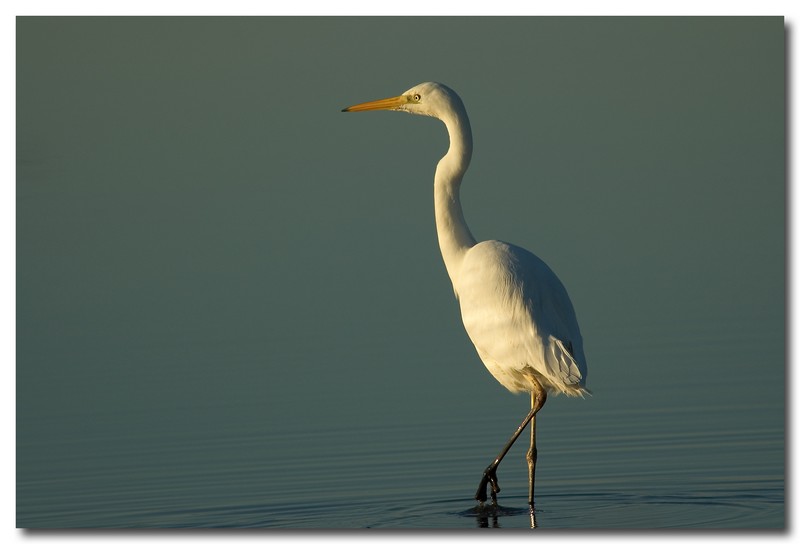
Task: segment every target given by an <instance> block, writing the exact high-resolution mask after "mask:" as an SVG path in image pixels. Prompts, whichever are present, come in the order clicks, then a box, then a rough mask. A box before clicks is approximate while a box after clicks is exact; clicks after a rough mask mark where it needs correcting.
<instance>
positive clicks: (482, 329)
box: [342, 83, 587, 520]
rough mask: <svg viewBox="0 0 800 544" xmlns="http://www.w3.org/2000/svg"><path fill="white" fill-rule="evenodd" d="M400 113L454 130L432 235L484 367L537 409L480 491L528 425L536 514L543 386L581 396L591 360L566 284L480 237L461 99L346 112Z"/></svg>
mask: <svg viewBox="0 0 800 544" xmlns="http://www.w3.org/2000/svg"><path fill="white" fill-rule="evenodd" d="M368 110H394V111H405V112H408V113H413V114H417V115H427V116H431V117H435V118H437V119H439V120H441V121H442V122H443V123H444V124H445V126H446V127H447V132H448V134H449V136H450V147H449V149H448V150H447V154H445V156H444V157H442V159H441V160H440V161H439V164H438V165H437V167H436V174H435V176H434V184H433V187H434V205H435V206H434V209H435V214H436V233H437V236H438V238H439V248H440V249H441V252H442V258H443V259H444V264H445V267H446V268H447V273H448V275H449V276H450V280H451V281H452V283H453V289H454V290H455V293H456V297H457V298H458V301H459V304H460V306H461V318H462V320H463V322H464V327H465V328H466V330H467V334H468V335H469V337H470V340H472V343H473V344H474V345H475V349H476V350H477V352H478V355H479V356H480V358H481V360H482V361H483V363H484V365H486V368H487V369H488V370H489V372H490V373H491V374H492V376H494V377H495V378H496V379H497V381H499V382H500V383H501V384H502V385H503V386H504V387H506V388H508V389H509V390H511V391H513V392H519V391H530V392H531V411H530V413H529V414H528V415H527V416H526V418H525V420H523V422H522V425H520V426H519V428H518V429H517V431H516V432H515V433H514V435H513V436H512V437H511V440H510V441H509V442H508V443H507V444H506V446H505V447H504V449H503V450H502V451H501V453H500V455H498V456H497V458H495V460H494V461H493V463H492V464H491V465H489V467H487V469H486V470H485V471H484V475H483V478H482V480H481V484H480V486H479V488H478V492H477V493H476V495H475V497H476V499H478V500H479V501H481V503H483V501H484V500H486V486H487V485H488V484H491V490H492V498H493V500H496V493H497V491H499V490H500V487H499V485H498V484H497V475H496V473H495V471H496V469H497V466H498V465H499V464H500V461H501V460H502V459H503V457H504V456H505V454H506V453H507V452H508V450H509V449H510V448H511V445H512V444H513V443H514V441H515V440H516V439H517V437H518V436H519V434H520V433H521V432H522V430H523V429H524V428H525V426H526V425H527V424H528V423H529V422H533V423H531V447H530V450H529V451H528V466H529V484H530V486H529V496H528V502H529V503H530V505H531V516H532V518H531V519H532V520H533V482H534V469H535V464H536V455H537V454H536V433H535V429H536V427H535V416H536V413H537V412H538V411H539V409H540V408H541V407H542V405H543V404H544V402H545V399H546V398H547V391H550V392H554V393H565V394H567V395H573V396H575V395H581V396H582V395H583V394H584V393H586V392H587V390H586V388H585V387H586V359H585V357H584V353H583V339H582V338H581V333H580V329H579V327H578V320H577V318H576V317H575V311H574V310H573V307H572V302H570V299H569V296H568V295H567V291H566V289H565V288H564V286H563V284H562V283H561V281H559V279H558V277H556V275H555V274H554V273H553V271H552V270H551V269H550V268H549V267H548V266H547V265H546V264H545V263H544V261H542V260H541V259H539V258H538V257H536V256H535V255H534V254H532V253H530V252H529V251H527V250H525V249H522V248H520V247H517V246H514V245H511V244H507V243H504V242H498V241H494V240H492V241H486V242H481V243H477V242H476V241H475V238H474V237H473V236H472V234H471V233H470V231H469V227H467V224H466V222H465V220H464V214H463V212H462V209H461V202H460V198H459V189H460V187H461V181H462V179H463V176H464V173H465V172H466V170H467V168H468V167H469V163H470V159H471V158H472V130H471V128H470V123H469V118H468V117H467V112H466V109H465V108H464V104H463V103H462V101H461V98H459V96H458V95H457V94H456V93H455V91H453V90H452V89H450V88H449V87H446V86H445V85H442V84H440V83H422V84H420V85H417V86H415V87H412V88H411V89H409V90H408V91H406V92H404V93H403V94H402V95H400V96H396V97H393V98H386V99H383V100H374V101H372V102H365V103H363V104H358V105H355V106H351V107H349V108H345V109H344V110H342V111H368Z"/></svg>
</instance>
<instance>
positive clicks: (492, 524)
mask: <svg viewBox="0 0 800 544" xmlns="http://www.w3.org/2000/svg"><path fill="white" fill-rule="evenodd" d="M524 514H528V516H530V523H531V529H535V528H536V527H537V526H538V524H537V523H536V512H535V511H534V509H533V507H532V506H531V507H530V508H529V509H527V510H526V509H524V508H508V507H505V506H500V505H499V504H497V503H495V502H492V503H480V504H478V505H477V506H475V507H473V508H471V509H469V510H467V511H465V512H462V515H463V516H474V517H475V520H476V522H477V526H478V528H480V529H488V528H492V529H500V528H502V526H501V525H500V521H499V518H500V517H503V516H506V517H510V516H521V515H524Z"/></svg>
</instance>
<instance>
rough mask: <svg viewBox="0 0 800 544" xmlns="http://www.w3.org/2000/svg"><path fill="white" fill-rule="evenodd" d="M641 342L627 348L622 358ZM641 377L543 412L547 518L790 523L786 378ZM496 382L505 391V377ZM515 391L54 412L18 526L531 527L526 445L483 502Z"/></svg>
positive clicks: (44, 429)
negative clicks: (302, 412)
mask: <svg viewBox="0 0 800 544" xmlns="http://www.w3.org/2000/svg"><path fill="white" fill-rule="evenodd" d="M705 332H706V333H707V334H710V333H711V330H709V329H708V328H707V329H706V331H705ZM717 332H719V333H720V336H718V337H717V338H716V344H715V342H713V341H711V339H708V341H707V342H705V343H704V345H705V346H706V348H705V353H704V354H703V359H705V360H706V361H709V360H713V358H714V357H719V356H724V355H725V354H726V353H727V352H728V351H735V350H736V348H746V346H745V344H746V342H747V341H746V340H742V341H741V344H740V345H738V346H737V345H736V342H735V340H733V338H734V336H735V335H734V334H730V333H729V334H728V335H725V334H724V333H722V332H721V331H717ZM726 340H727V341H726ZM731 342H732V343H733V346H731V345H729V344H730V343H731ZM673 348H674V349H675V350H676V351H682V350H683V348H692V349H695V348H697V346H694V345H692V344H685V345H680V344H676V345H674V346H673ZM640 349H641V348H637V347H631V348H630V349H629V350H628V351H627V352H626V351H623V352H622V353H621V356H620V361H621V363H622V364H624V363H625V362H626V361H628V360H629V357H632V356H633V357H634V358H635V357H636V356H637V355H638V354H639V350H640ZM698 360H699V359H698ZM664 361H665V362H666V361H667V360H666V359H665V360H664ZM599 372H601V371H599V370H598V373H599ZM641 380H642V381H641V382H637V380H636V379H635V378H634V379H632V380H629V381H628V382H627V384H626V385H624V386H623V385H614V384H611V385H610V386H609V387H608V388H606V387H603V388H602V389H599V388H596V390H595V394H594V396H593V397H592V398H589V399H586V400H579V399H566V398H563V397H557V398H551V399H550V400H549V401H548V404H547V407H546V409H545V410H544V411H543V412H542V415H541V416H540V418H539V421H540V423H539V428H540V431H539V432H540V461H539V469H538V472H537V475H538V502H537V512H536V522H537V524H538V525H539V526H540V527H546V528H555V527H568V528H626V527H638V528H660V527H711V528H732V527H750V528H778V527H782V526H783V523H784V468H783V464H784V455H783V452H784V438H783V437H784V434H783V433H784V429H783V399H782V396H781V395H774V394H770V391H771V392H772V393H775V392H778V393H779V392H780V384H779V383H776V382H775V381H770V380H769V379H765V378H761V379H759V378H757V377H752V376H750V377H748V376H744V375H730V376H727V377H724V379H721V380H719V381H718V382H717V383H716V384H715V385H713V386H711V385H709V384H703V383H698V382H692V381H685V380H683V377H682V376H676V377H675V379H673V380H671V381H670V380H665V381H664V382H663V383H658V384H654V383H648V381H649V380H647V379H646V378H645V377H642V378H641ZM485 385H486V389H487V393H496V391H493V390H492V384H491V383H490V378H489V376H488V375H487V380H486V384H485ZM637 386H641V388H640V387H637ZM412 396H413V392H412ZM488 396H489V395H488V394H487V397H488ZM505 396H507V397H508V399H506V398H505ZM505 396H500V395H495V397H497V398H498V399H502V400H508V401H509V402H508V403H503V404H502V408H499V407H495V408H492V406H491V404H490V403H487V402H483V406H481V407H479V408H476V409H474V410H465V411H463V413H456V412H455V410H454V407H453V406H447V405H446V404H445V403H446V402H447V401H446V400H442V405H441V410H440V412H441V413H437V412H436V410H435V408H434V407H433V406H422V407H420V404H419V403H414V402H413V401H411V400H410V401H409V405H408V406H406V407H404V409H403V411H402V412H398V414H404V415H392V416H391V417H389V414H388V413H387V414H385V419H384V418H383V417H381V416H377V419H379V420H380V419H384V423H383V424H375V423H361V422H360V420H369V419H370V418H369V417H368V416H367V415H365V416H363V417H362V418H359V417H357V416H356V417H353V418H350V419H349V420H348V419H344V420H335V419H333V418H330V417H327V416H326V415H324V414H321V415H320V416H319V417H318V418H315V419H309V420H302V419H299V418H296V417H293V416H292V415H291V414H281V413H274V412H273V413H265V414H252V413H251V414H246V413H245V410H244V409H243V408H242V407H241V406H239V407H237V406H235V405H233V404H231V405H229V406H227V407H226V406H217V407H215V408H214V409H213V410H210V411H204V410H209V408H208V407H205V408H204V407H202V406H199V405H198V406H195V407H190V406H186V407H184V408H183V409H182V410H173V411H172V412H171V413H169V414H163V413H159V412H158V411H155V410H153V411H148V410H147V409H146V408H144V407H142V408H141V412H140V413H130V412H129V413H127V414H124V413H118V414H114V413H98V414H97V415H96V416H95V417H92V418H91V419H84V420H79V419H71V418H69V417H67V416H65V415H64V414H52V415H51V416H50V417H47V418H41V419H37V420H36V421H35V424H34V423H33V422H30V423H29V424H28V425H26V428H28V429H35V432H31V433H29V434H28V433H24V432H23V434H22V435H21V439H20V442H19V450H18V462H19V470H18V524H19V525H20V526H23V527H283V528H290V527H299V528H303V527H305V528H317V527H325V528H361V527H385V528H414V527H416V528H438V527H444V528H470V527H481V526H490V527H495V526H497V527H505V528H514V527H517V528H520V527H528V526H529V525H530V519H529V516H528V513H527V511H526V510H525V502H526V489H525V485H526V484H525V482H526V465H525V461H524V453H525V447H524V445H517V446H515V448H514V449H512V451H511V453H510V454H509V456H508V457H507V458H506V460H505V461H504V463H503V465H501V469H500V472H499V478H500V484H501V487H502V491H501V493H500V506H501V509H499V510H498V511H485V512H480V511H477V512H476V511H475V504H474V501H473V500H472V499H471V496H472V493H474V487H475V486H476V485H477V482H478V479H479V476H480V473H481V470H482V468H483V467H484V466H485V465H486V464H488V462H489V461H490V460H491V457H492V456H493V455H494V454H495V453H496V450H498V449H499V448H500V446H501V445H502V442H503V441H504V440H505V438H506V436H507V435H508V434H510V432H511V431H512V430H513V428H514V426H515V425H516V423H517V419H520V418H521V417H522V415H524V412H525V409H526V404H527V401H526V399H524V397H512V396H511V395H505ZM453 398H455V397H453ZM420 402H421V403H424V402H425V398H424V397H423V399H422V400H421V401H420ZM454 403H455V404H456V405H459V401H457V400H455V401H454ZM420 408H422V409H424V410H431V413H430V414H428V415H426V414H423V413H421V409H420ZM363 410H364V412H365V414H366V413H368V412H369V411H370V410H371V407H370V406H364V407H363ZM226 412H227V413H226ZM443 414H444V415H443ZM447 414H449V415H447ZM323 423H324V425H323Z"/></svg>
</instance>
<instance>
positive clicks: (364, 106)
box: [342, 95, 408, 111]
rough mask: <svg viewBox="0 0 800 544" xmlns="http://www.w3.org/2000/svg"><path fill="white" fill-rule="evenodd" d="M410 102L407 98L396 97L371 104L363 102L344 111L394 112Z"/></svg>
mask: <svg viewBox="0 0 800 544" xmlns="http://www.w3.org/2000/svg"><path fill="white" fill-rule="evenodd" d="M406 102H408V98H407V97H406V96H403V95H400V96H394V97H392V98H382V99H380V100H373V101H371V102H362V103H361V104H356V105H355V106H350V107H349V108H345V109H343V110H342V111H372V110H393V109H395V108H397V107H398V106H400V105H401V104H405V103H406Z"/></svg>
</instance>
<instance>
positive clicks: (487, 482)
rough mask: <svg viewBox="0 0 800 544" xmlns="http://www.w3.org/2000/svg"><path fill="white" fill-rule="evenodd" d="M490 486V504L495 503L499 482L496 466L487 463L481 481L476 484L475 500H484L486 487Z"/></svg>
mask: <svg viewBox="0 0 800 544" xmlns="http://www.w3.org/2000/svg"><path fill="white" fill-rule="evenodd" d="M487 486H491V495H492V504H497V494H498V493H499V492H500V484H498V483H497V467H496V466H494V465H489V466H488V467H487V468H486V470H484V471H483V477H482V478H481V483H480V484H478V491H477V492H476V493H475V500H476V501H479V502H481V503H484V502H486V487H487Z"/></svg>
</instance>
